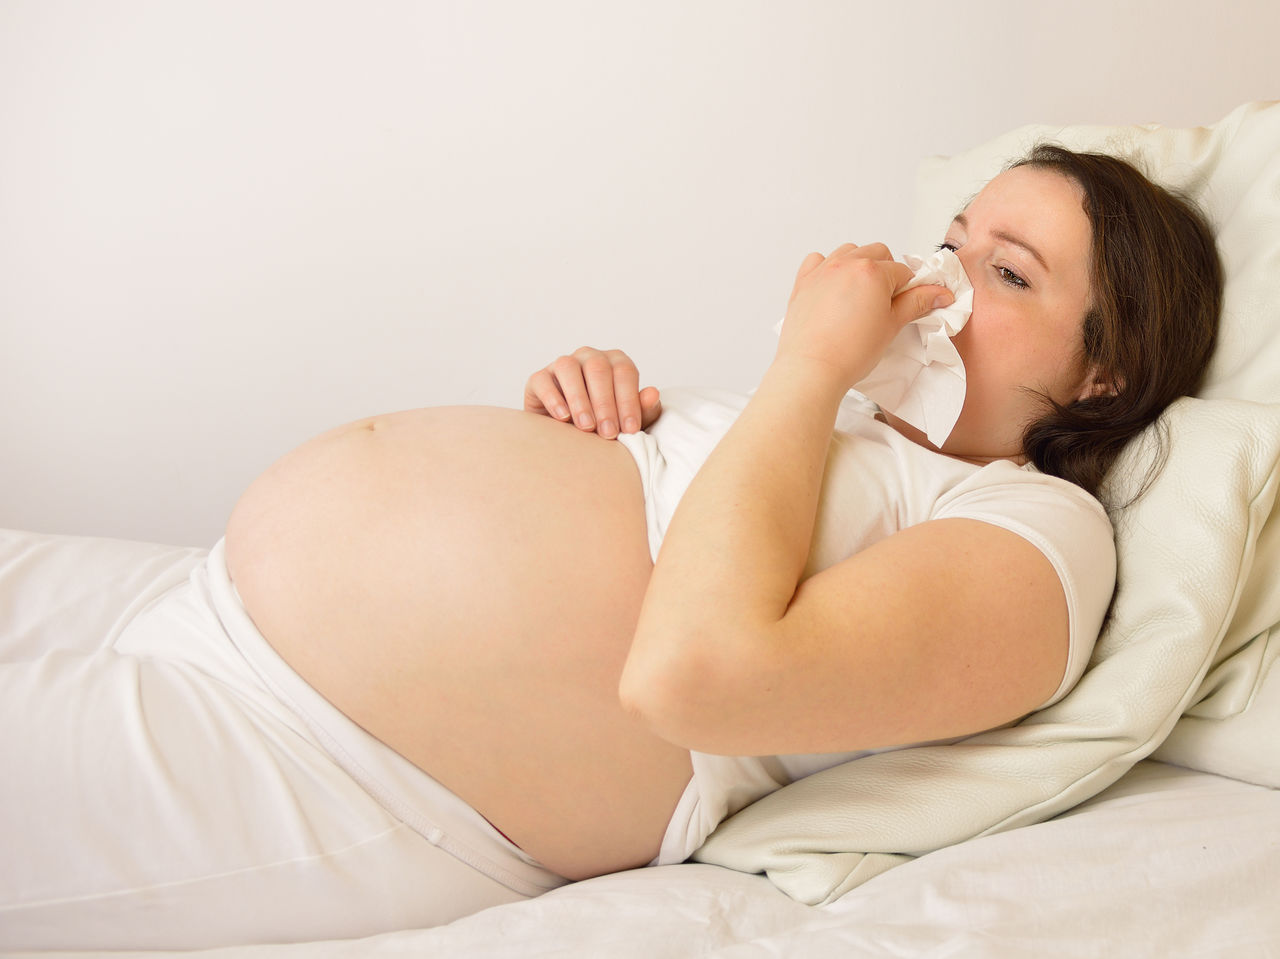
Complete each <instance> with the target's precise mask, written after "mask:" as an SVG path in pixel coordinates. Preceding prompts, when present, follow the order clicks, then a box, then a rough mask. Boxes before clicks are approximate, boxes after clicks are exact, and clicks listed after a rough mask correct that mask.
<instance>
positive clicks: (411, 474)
mask: <svg viewBox="0 0 1280 959" xmlns="http://www.w3.org/2000/svg"><path fill="white" fill-rule="evenodd" d="M226 552H227V563H228V567H229V569H230V572H231V575H232V578H233V579H234V581H235V583H236V586H237V588H238V590H239V592H240V594H241V596H242V598H243V600H244V603H245V606H246V608H247V609H248V612H249V614H250V615H251V616H252V617H253V619H254V621H255V623H256V624H257V625H258V628H259V629H260V630H261V631H262V633H263V635H264V636H266V638H267V640H268V641H269V642H270V643H271V644H272V646H274V647H275V649H276V650H277V651H278V652H279V653H280V655H281V656H282V657H283V658H284V659H285V660H286V661H287V662H288V663H289V664H290V665H291V666H292V667H293V668H294V669H295V670H296V671H297V672H298V673H299V674H300V675H301V676H302V677H303V678H304V679H305V680H307V681H308V682H309V683H311V684H312V685H313V686H314V687H315V688H316V689H317V690H318V691H319V692H320V693H321V694H323V695H324V696H325V697H326V698H328V699H329V700H330V701H331V702H332V703H334V705H336V706H337V707H338V708H339V709H341V710H342V711H343V712H344V713H346V714H347V715H348V716H350V717H351V718H352V719H353V720H355V721H356V722H357V723H359V724H360V725H361V726H363V727H364V728H365V729H366V730H368V731H369V732H370V733H372V734H373V735H374V736H376V737H378V738H379V739H381V740H382V741H383V742H385V743H387V745H389V746H391V747H392V748H393V749H395V750H396V751H397V752H399V753H401V754H402V755H404V756H405V757H406V758H408V759H409V760H410V761H412V762H413V763H415V764H416V765H418V766H419V767H420V768H422V769H424V770H426V771H427V772H429V773H430V774H431V775H432V776H434V777H435V778H436V779H438V780H439V781H440V782H442V783H444V784H445V785H446V786H447V787H449V788H450V789H452V790H453V791H454V792H455V793H457V794H458V795H459V796H461V797H462V798H463V799H465V800H466V801H467V802H469V803H470V804H471V805H472V806H473V807H474V808H475V809H476V810H477V811H479V812H480V813H481V815H483V816H485V817H486V818H487V819H489V821H490V822H492V823H494V825H496V826H497V827H498V828H499V829H501V830H502V831H503V832H504V833H505V834H506V835H508V836H509V837H511V839H512V841H514V842H515V843H517V844H518V845H519V846H521V847H522V848H523V849H525V850H526V851H527V852H528V853H529V854H530V855H532V856H534V857H535V858H537V859H538V860H540V861H541V862H543V863H544V864H545V865H546V866H547V867H548V868H550V869H552V870H553V871H555V872H558V873H561V874H562V875H566V876H569V877H570V878H581V877H584V876H589V875H596V874H599V873H602V872H607V871H612V870H617V869H623V868H629V867H633V866H637V865H642V864H643V863H645V862H647V861H648V860H649V859H651V858H652V857H653V856H654V855H655V854H656V853H657V849H658V844H659V841H660V839H661V837H662V833H663V830H664V829H665V827H666V823H667V821H668V819H669V817H670V815H671V812H672V809H673V808H674V806H675V803H676V801H677V799H678V798H679V796H680V793H681V791H682V789H683V788H684V785H685V784H686V782H687V781H688V779H689V775H690V767H689V756H688V753H687V752H686V751H685V750H682V749H680V748H678V747H676V746H673V745H671V744H670V743H667V742H665V741H663V740H660V739H658V738H657V737H655V736H654V735H652V734H651V733H650V732H648V730H647V729H645V728H644V727H642V726H641V725H640V724H639V722H638V721H637V720H635V719H634V718H632V717H631V716H629V715H627V714H626V713H625V712H624V711H623V710H622V708H621V707H620V705H619V703H618V697H617V685H618V678H619V676H620V674H621V670H622V665H623V662H624V660H625V658H626V654H627V650H628V649H629V647H630V643H631V638H632V635H633V632H634V628H635V623H636V617H637V615H638V613H639V607H640V601H641V597H642V596H643V593H644V589H645V586H646V584H647V582H648V579H649V575H650V572H651V563H650V560H649V550H648V543H647V539H646V533H645V523H644V506H643V500H642V493H641V486H640V479H639V474H638V472H637V470H636V468H635V465H634V463H633V461H632V459H631V457H630V455H629V454H628V453H627V451H626V450H625V449H623V448H622V447H621V446H619V445H618V444H617V443H613V442H608V441H605V440H600V439H598V438H596V437H594V436H587V435H584V434H581V433H579V432H578V431H577V430H575V429H573V428H572V427H569V426H566V425H564V424H560V423H555V422H553V421H551V420H549V419H547V418H545V417H539V416H533V415H531V414H526V413H519V412H515V411H511V410H499V409H488V408H470V407H468V408H448V409H434V410H419V411H413V412H407V413H398V414H394V415H391V416H386V417H379V418H375V419H372V420H365V421H361V422H359V423H355V424H352V425H350V426H346V427H342V428H340V429H338V430H335V431H332V432H330V433H327V434H325V435H323V436H321V437H319V438H317V439H315V440H312V441H311V442H309V443H307V444H305V445H303V446H302V447H300V448H299V449H297V450H295V451H294V452H293V453H291V454H289V455H288V456H286V457H284V458H283V459H282V460H281V461H280V462H278V463H276V464H275V465H274V466H272V467H271V469H269V470H268V471H267V472H266V473H264V474H263V476H262V477H260V478H259V479H258V480H256V481H255V482H254V483H253V485H251V486H250V488H249V489H248V491H247V492H246V493H245V495H244V496H243V497H242V498H241V501H240V503H239V504H238V505H237V506H236V509H235V511H234V513H233V515H232V517H231V521H230V523H229V525H228V528H227V538H226Z"/></svg>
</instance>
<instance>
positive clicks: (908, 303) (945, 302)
mask: <svg viewBox="0 0 1280 959" xmlns="http://www.w3.org/2000/svg"><path fill="white" fill-rule="evenodd" d="M955 301H956V298H955V295H954V294H953V293H952V292H951V291H950V290H948V289H947V288H946V287H945V286H938V285H936V284H929V285H927V286H917V287H915V288H914V289H911V290H907V291H906V292H905V293H902V294H899V295H898V297H897V299H896V301H895V302H894V312H895V313H896V314H897V315H898V319H900V320H901V321H902V322H903V323H910V322H911V321H912V320H918V319H920V318H921V317H922V316H927V315H928V314H930V313H932V312H933V311H934V310H940V309H942V308H943V307H947V306H950V305H951V304H952V303H954V302H955Z"/></svg>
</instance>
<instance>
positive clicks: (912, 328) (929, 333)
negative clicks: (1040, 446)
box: [774, 250, 973, 447]
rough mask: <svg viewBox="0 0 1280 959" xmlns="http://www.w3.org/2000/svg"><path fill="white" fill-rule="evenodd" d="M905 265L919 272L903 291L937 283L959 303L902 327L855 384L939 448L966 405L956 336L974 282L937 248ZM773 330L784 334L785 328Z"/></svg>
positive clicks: (969, 308)
mask: <svg viewBox="0 0 1280 959" xmlns="http://www.w3.org/2000/svg"><path fill="white" fill-rule="evenodd" d="M902 262H903V263H905V264H906V265H907V266H909V267H910V268H911V269H912V270H913V271H915V275H914V276H913V277H912V278H911V280H910V282H908V283H907V285H906V286H904V287H903V289H904V290H909V289H911V288H913V287H917V286H924V285H926V284H936V285H938V286H945V287H946V288H947V289H948V290H950V291H951V292H952V294H953V295H954V296H955V301H954V302H953V303H952V304H951V305H950V306H944V307H942V308H941V309H937V310H934V311H933V312H932V313H928V314H926V315H925V316H922V317H921V318H920V319H918V320H915V321H913V322H911V323H908V324H907V325H906V326H905V327H903V328H902V330H901V331H900V332H899V333H898V335H897V336H896V337H895V338H894V340H893V342H892V343H890V344H889V348H888V349H887V350H886V351H885V354H884V356H883V357H882V358H881V359H880V362H879V363H877V364H876V367H875V369H873V370H872V371H871V373H870V374H869V375H868V376H867V377H866V379H864V380H862V381H861V382H859V383H855V384H854V390H855V391H856V392H858V393H861V394H862V395H863V396H865V397H867V399H869V400H871V401H872V402H873V403H875V404H876V405H877V406H879V407H880V408H881V409H882V410H885V411H886V412H888V413H892V414H893V415H894V416H897V417H899V418H901V419H903V420H906V422H908V423H910V424H911V425H912V426H914V427H915V428H916V429H918V430H920V431H922V432H923V433H924V434H925V435H926V436H927V437H928V438H929V442H930V443H932V444H933V445H934V446H938V447H940V446H942V444H943V443H945V442H946V441H947V437H948V436H950V435H951V430H952V429H954V428H955V425H956V420H958V419H959V418H960V410H961V408H962V407H963V406H964V394H965V386H966V381H965V372H964V361H963V360H961V359H960V354H959V352H957V350H956V347H955V344H954V343H952V342H951V337H953V336H955V335H956V334H957V333H959V332H960V331H961V330H962V329H964V325H965V323H967V322H969V314H970V313H972V312H973V284H972V283H970V282H969V277H968V276H967V275H966V274H965V272H964V267H963V266H962V265H961V263H960V258H959V257H958V256H956V255H955V253H954V252H952V251H951V250H938V251H937V252H936V253H934V254H932V255H931V256H927V257H920V256H914V255H912V254H910V253H908V254H906V255H905V256H903V257H902ZM774 330H775V332H781V330H782V324H781V323H779V324H778V325H777V326H776V327H775V328H774Z"/></svg>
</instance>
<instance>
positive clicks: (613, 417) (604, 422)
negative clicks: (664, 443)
mask: <svg viewBox="0 0 1280 959" xmlns="http://www.w3.org/2000/svg"><path fill="white" fill-rule="evenodd" d="M524 408H525V410H526V411H528V412H530V413H540V414H542V415H543V416H550V417H552V418H553V419H557V420H560V421H562V422H572V423H573V424H574V425H575V426H577V427H578V429H580V430H583V431H584V432H587V433H596V434H597V435H599V436H602V437H604V438H605V439H610V440H611V439H614V438H615V437H617V435H618V434H619V433H620V432H621V433H634V432H636V431H637V430H642V429H645V428H646V427H647V426H649V425H650V424H651V423H653V421H654V420H656V419H657V418H658V414H659V413H661V412H662V403H661V401H660V400H659V398H658V390H657V388H656V387H653V386H647V387H645V388H644V389H640V372H639V370H637V369H636V365H635V363H634V362H632V360H631V357H629V356H627V354H626V353H623V352H622V351H621V350H597V349H594V348H592V347H590V346H582V347H579V348H578V349H576V350H574V351H573V353H571V354H569V355H567V356H561V357H560V358H559V359H556V360H554V361H553V362H552V363H550V364H549V365H548V366H546V367H544V368H543V369H541V370H538V371H537V372H536V373H534V374H533V375H532V376H531V377H529V379H528V382H526V383H525V387H524Z"/></svg>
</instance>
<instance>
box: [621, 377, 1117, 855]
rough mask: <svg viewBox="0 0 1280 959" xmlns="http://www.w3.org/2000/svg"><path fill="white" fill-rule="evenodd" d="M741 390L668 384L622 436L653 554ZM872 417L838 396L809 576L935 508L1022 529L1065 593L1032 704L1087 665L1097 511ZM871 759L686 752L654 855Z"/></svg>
mask: <svg viewBox="0 0 1280 959" xmlns="http://www.w3.org/2000/svg"><path fill="white" fill-rule="evenodd" d="M748 399H749V397H747V396H745V395H741V394H736V393H729V392H725V391H722V390H706V389H701V390H685V389H681V390H664V391H663V396H662V410H663V411H662V415H661V416H660V417H659V418H658V421H657V422H656V423H655V424H654V425H653V426H652V427H650V428H649V430H647V431H646V432H644V433H638V434H631V435H624V436H622V437H621V438H620V442H622V444H623V445H624V446H626V447H627V449H628V450H630V452H631V454H632V456H633V457H635V460H636V463H637V465H638V466H639V468H640V476H641V479H642V481H643V484H644V494H645V514H646V519H647V522H648V529H649V548H650V551H651V553H652V555H653V557H654V558H655V559H656V558H657V555H658V548H659V546H661V544H662V537H663V536H664V535H665V533H666V530H667V524H668V523H669V522H670V520H671V516H672V514H673V513H674V512H675V508H676V504H677V503H678V502H679V501H680V497H681V496H682V495H683V494H684V491H685V490H686V489H687V488H688V485H689V483H690V482H691V481H692V479H693V476H694V474H695V473H696V472H697V471H698V469H699V467H701V465H702V463H703V462H704V461H705V460H706V458H707V456H708V455H709V454H710V453H711V450H712V449H713V448H714V447H715V445H716V443H718V442H719V440H720V438H721V437H722V436H723V435H724V434H725V432H726V431H727V430H728V429H729V427H730V426H731V425H732V423H733V421H734V420H735V419H736V418H737V416H738V414H739V413H741V411H742V409H743V407H744V406H746V403H747V400H748ZM875 412H876V410H875V407H874V406H873V405H872V404H870V403H869V402H866V401H864V400H861V399H859V398H857V397H856V395H851V397H850V398H849V399H846V400H845V402H844V403H843V404H842V405H841V409H840V414H839V416H838V417H837V420H836V433H835V435H834V437H833V439H832V443H831V447H830V451H829V452H828V455H827V466H826V473H825V476H824V478H823V487H822V497H821V500H820V503H819V508H818V509H819V513H818V522H817V525H816V527H815V531H814V539H813V545H812V547H811V550H810V554H809V561H808V564H807V566H806V570H805V575H809V574H812V573H814V572H817V571H818V570H821V569H825V568H826V567H828V566H831V565H833V564H835V563H837V562H840V561H841V560H843V559H845V558H846V557H848V556H851V555H852V554H854V553H856V552H858V551H860V550H862V549H865V548H866V547H868V546H870V545H872V544H873V543H875V542H877V541H879V540H881V539H884V538H885V537H887V536H890V535H891V534H893V533H895V532H897V531H898V530H901V529H905V528H907V527H909V526H914V525H916V524H918V523H923V522H926V521H928V520H933V519H942V518H944V517H963V518H967V519H977V520H982V521H984V522H987V523H991V524H993V525H996V526H999V527H1001V528H1003V529H1007V530H1009V531H1010V532H1013V533H1016V534H1018V535H1019V536H1022V537H1023V538H1024V539H1026V540H1027V541H1029V542H1030V543H1032V544H1033V545H1034V546H1036V547H1037V548H1038V549H1039V550H1040V551H1041V552H1042V553H1043V554H1044V555H1045V556H1046V557H1047V558H1048V560H1049V562H1050V563H1052V564H1053V567H1054V569H1055V570H1057V573H1058V577H1059V579H1060V580H1061V582H1062V588H1063V592H1064V594H1065V596H1066V601H1067V614H1068V619H1069V625H1070V648H1069V652H1068V656H1067V667H1066V670H1065V672H1064V674H1063V677H1062V682H1061V683H1060V684H1059V686H1058V689H1057V690H1056V691H1055V692H1054V694H1053V696H1051V697H1050V698H1049V699H1048V700H1047V701H1046V702H1045V703H1043V704H1042V705H1041V706H1040V707H1039V708H1044V706H1048V705H1050V704H1051V703H1053V702H1056V701H1057V700H1058V699H1060V698H1062V696H1064V695H1066V693H1067V691H1068V690H1069V689H1071V687H1072V686H1073V685H1075V683H1076V681H1077V680H1078V679H1079V678H1080V675H1081V674H1082V673H1083V672H1084V669H1085V666H1086V665H1087V664H1088V661H1089V656H1090V653H1091V652H1092V650H1093V644H1094V642H1095V640H1096V638H1097V635H1098V631H1099V630H1100V629H1101V627H1102V620H1103V617H1104V616H1105V615H1106V610H1107V606H1108V605H1109V604H1110V602H1111V594H1112V591H1113V589H1114V586H1115V543H1114V540H1113V538H1112V530H1111V523H1110V521H1109V520H1108V518H1107V515H1106V512H1105V511H1104V510H1103V508H1102V506H1101V505H1100V504H1099V503H1098V501H1097V500H1095V499H1094V498H1093V497H1091V496H1089V495H1088V494H1087V493H1085V492H1084V491H1083V490H1081V489H1080V488H1079V487H1077V486H1075V485H1074V484H1071V483H1068V482H1066V481H1065V480H1061V479H1058V478H1057V477H1053V476H1046V475H1044V474H1042V473H1040V472H1038V471H1036V470H1035V469H1034V468H1032V467H1029V466H1017V465H1015V464H1014V463H1010V462H1007V461H999V462H996V463H992V464H989V465H987V466H981V467H979V466H975V465H973V464H970V463H965V462H962V461H960V460H956V459H952V458H951V457H949V456H943V455H941V454H939V453H934V452H932V451H931V450H927V449H925V448H924V447H922V446H919V445H918V444H916V443H913V442H911V441H910V440H908V439H907V438H906V437H904V436H902V435H901V434H900V433H898V432H897V431H896V430H894V429H893V428H891V427H889V426H888V425H886V424H885V423H883V422H881V421H879V420H877V419H875V416H874V414H875ZM895 748H905V747H895ZM867 754H868V751H862V752H854V753H821V754H811V755H794V756H715V755H710V754H707V753H698V752H695V753H692V758H693V778H692V780H691V781H690V783H689V785H688V787H687V788H686V789H685V792H684V795H683V796H682V798H681V800H680V803H679V805H678V806H677V808H676V811H675V814H674V816H673V817H672V819H671V822H670V824H669V825H668V827H667V832H666V835H665V836H664V837H663V842H662V849H661V852H660V853H659V855H658V857H657V858H656V859H655V860H654V864H655V865H663V864H666V863H673V862H682V861H683V860H685V859H686V858H688V856H689V855H690V854H691V853H692V852H693V851H694V850H695V849H697V848H698V846H700V845H702V843H703V841H704V840H705V839H706V837H707V836H708V835H710V834H711V831H712V830H713V829H715V827H716V826H717V825H718V824H719V823H720V822H721V821H722V820H724V819H725V818H727V817H728V816H731V815H733V814H734V813H735V812H737V811H738V810H739V809H742V808H743V807H745V806H747V805H749V804H750V803H752V802H755V800H757V799H759V798H760V797H762V796H765V795H767V794H768V793H771V792H773V791H774V790H776V789H780V788H781V787H782V786H785V785H787V784H788V783H790V782H793V781H795V780H796V779H800V778H802V777H804V776H808V775H811V774H812V773H815V772H818V771H819V770H822V769H827V768H829V767H831V766H835V765H838V764H840V763H843V762H847V761H849V760H852V759H857V758H858V757H860V756H865V755H867Z"/></svg>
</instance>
